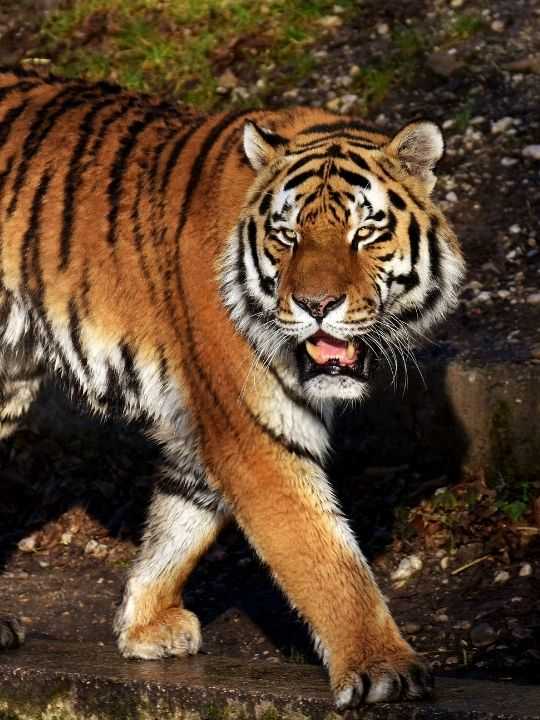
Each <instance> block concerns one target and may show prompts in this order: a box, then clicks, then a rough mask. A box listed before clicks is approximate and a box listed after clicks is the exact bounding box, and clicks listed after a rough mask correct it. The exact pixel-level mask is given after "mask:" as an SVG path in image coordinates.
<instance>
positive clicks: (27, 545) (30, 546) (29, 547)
mask: <svg viewBox="0 0 540 720" xmlns="http://www.w3.org/2000/svg"><path fill="white" fill-rule="evenodd" d="M17 547H18V548H19V550H20V551H21V552H24V553H30V552H34V550H35V549H36V536H35V535H29V536H28V537H25V538H23V539H22V540H19V542H18V543H17Z"/></svg>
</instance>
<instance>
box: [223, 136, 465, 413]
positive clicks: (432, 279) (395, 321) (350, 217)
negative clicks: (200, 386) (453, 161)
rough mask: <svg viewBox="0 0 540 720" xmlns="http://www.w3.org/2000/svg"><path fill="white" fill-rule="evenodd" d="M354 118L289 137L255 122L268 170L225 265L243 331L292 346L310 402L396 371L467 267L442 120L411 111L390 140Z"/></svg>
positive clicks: (228, 293) (257, 166)
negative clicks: (454, 214)
mask: <svg viewBox="0 0 540 720" xmlns="http://www.w3.org/2000/svg"><path fill="white" fill-rule="evenodd" d="M343 125H344V126H345V128H346V129H344V130H342V131H339V130H338V131H337V132H336V131H333V129H332V126H328V127H327V126H325V127H324V128H323V129H322V131H321V129H320V127H317V126H316V127H311V128H307V129H306V130H304V131H302V132H300V133H297V134H296V135H295V136H294V137H292V138H289V139H286V138H284V137H281V136H280V135H278V134H276V133H274V132H271V131H270V130H268V129H266V128H263V127H259V126H257V125H256V124H254V123H252V122H248V123H246V126H245V130H244V151H245V154H246V156H247V158H248V161H249V162H250V164H251V166H252V168H253V169H254V170H255V171H256V173H257V174H256V178H255V181H254V184H253V187H252V188H251V190H250V192H249V194H248V198H247V203H246V207H245V210H244V212H243V213H242V216H241V219H240V222H239V224H238V226H237V227H236V228H235V231H234V232H233V234H232V236H231V239H230V242H229V247H228V250H227V256H226V261H225V269H224V275H223V278H224V283H223V287H224V292H225V299H226V302H227V305H228V307H229V308H230V311H231V313H232V317H233V319H234V321H235V322H236V324H237V326H238V327H239V328H240V330H241V332H243V333H244V334H245V335H246V336H247V338H248V339H249V341H250V342H251V343H252V344H253V345H254V347H255V350H256V352H257V353H258V354H259V356H260V357H261V358H262V359H263V361H266V362H268V363H273V362H276V360H279V361H281V362H283V361H284V359H285V362H286V363H288V365H289V366H290V368H291V369H292V370H293V372H294V374H295V376H296V378H297V381H298V383H299V384H300V385H301V387H302V388H303V391H304V392H305V394H306V396H307V397H308V398H309V399H310V400H311V401H312V402H318V401H321V400H325V399H346V400H358V399H360V398H362V397H363V396H364V394H365V392H366V389H367V387H368V381H369V380H370V377H371V375H372V372H373V369H374V367H375V365H376V363H377V360H380V359H383V360H386V362H388V364H389V365H390V367H391V369H392V370H393V372H395V369H396V365H397V362H398V358H400V356H401V358H404V357H405V356H406V355H407V354H409V353H410V346H411V345H412V343H413V342H414V340H415V339H416V338H417V337H418V335H419V334H422V333H424V332H425V331H426V330H427V329H429V328H430V327H431V326H432V325H433V323H434V322H435V321H436V320H437V319H439V318H441V317H442V316H443V315H444V313H445V312H446V311H447V310H448V309H449V308H451V307H452V306H453V305H454V303H455V298H456V290H457V287H458V285H459V282H460V278H461V276H462V273H463V260H462V255H461V252H460V249H459V245H458V242H457V239H456V237H455V235H454V234H453V232H452V231H451V229H450V228H449V226H448V224H447V223H446V221H445V219H444V217H443V215H442V214H441V212H440V211H439V210H438V209H437V208H436V207H435V205H434V204H433V202H432V201H431V199H430V193H431V190H432V189H433V186H434V184H435V176H434V174H433V168H434V167H435V165H436V163H437V162H438V161H439V160H440V158H441V156H442V154H443V140H442V136H441V133H440V130H439V128H438V127H437V126H436V125H435V124H433V123H431V122H416V123H411V124H409V125H407V126H406V127H405V128H403V129H402V130H401V131H400V132H399V133H398V134H397V135H396V136H395V137H394V138H393V139H391V140H390V139H389V138H387V137H385V136H383V135H380V134H377V133H373V132H372V131H371V132H367V131H366V130H365V129H361V130H356V129H355V128H357V127H359V126H358V124H356V123H350V124H348V125H345V124H343ZM336 127H339V126H336ZM360 127H361V126H360Z"/></svg>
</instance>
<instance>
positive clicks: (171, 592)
mask: <svg viewBox="0 0 540 720" xmlns="http://www.w3.org/2000/svg"><path fill="white" fill-rule="evenodd" d="M188 487H189V486H188ZM216 505H217V503H208V502H204V503H203V502H201V501H200V499H199V498H198V497H197V496H196V495H193V494H192V493H191V492H185V491H184V492H182V493H180V492H178V491H177V490H175V489H173V490H170V491H164V490H163V489H160V488H158V489H157V490H156V491H155V495H154V498H153V501H152V504H151V508H150V514H149V518H148V523H147V528H146V532H145V535H144V538H143V544H142V548H141V552H140V555H139V558H138V559H137V561H136V562H135V565H134V567H133V569H132V571H131V573H130V575H129V578H128V581H127V583H126V588H125V592H124V597H123V600H122V604H121V606H120V609H119V611H118V613H117V615H116V619H115V625H114V629H115V633H116V635H117V638H118V647H119V649H120V652H121V653H122V655H123V656H124V657H131V658H141V659H145V660H151V659H157V658H162V657H168V656H181V655H194V654H196V653H197V652H198V651H199V649H200V647H201V642H202V637H201V629H200V623H199V620H198V618H197V616H196V615H195V614H194V613H192V612H191V611H189V610H186V609H185V608H184V607H183V605H182V597H181V593H182V588H183V586H184V584H185V583H186V581H187V579H188V577H189V575H190V574H191V572H192V570H193V569H194V568H195V566H196V564H197V562H198V560H199V559H200V558H201V556H202V555H203V554H204V553H205V552H206V550H207V549H208V548H209V546H210V545H211V544H212V543H213V542H214V540H215V538H216V537H217V535H218V533H219V531H220V530H221V528H222V527H223V525H224V524H225V522H226V521H227V520H228V513H226V512H225V511H223V510H220V509H218V507H217V506H216Z"/></svg>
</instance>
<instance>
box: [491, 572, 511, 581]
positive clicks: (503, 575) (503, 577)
mask: <svg viewBox="0 0 540 720" xmlns="http://www.w3.org/2000/svg"><path fill="white" fill-rule="evenodd" d="M508 580H510V573H509V572H508V571H506V570H499V572H498V573H497V574H496V575H495V578H494V580H493V582H496V583H501V584H502V583H505V582H508Z"/></svg>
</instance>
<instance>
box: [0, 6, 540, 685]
mask: <svg viewBox="0 0 540 720" xmlns="http://www.w3.org/2000/svg"><path fill="white" fill-rule="evenodd" d="M0 64H4V65H7V64H22V65H23V66H25V67H31V68H34V69H36V70H37V71H39V72H40V73H43V74H46V73H48V72H54V73H56V74H60V75H64V76H67V77H85V78H87V79H88V80H91V81H93V80H101V79H107V80H110V81H113V82H116V83H119V84H121V85H122V86H124V87H126V88H129V89H132V90H137V91H142V92H147V93H155V94H159V95H161V96H163V97H164V98H166V99H168V100H169V101H170V102H172V103H176V104H177V105H178V106H181V105H184V104H189V105H192V106H195V107H197V108H198V109H200V110H202V111H207V112H213V111H217V110H224V109H230V108H237V107H253V108H257V107H263V106H264V107H269V106H272V107H286V106H291V105H298V104H306V105H315V106H321V107H325V108H327V109H329V110H331V111H334V112H336V113H346V114H352V115H355V116H359V117H367V118H369V119H370V120H372V121H375V122H376V123H377V124H378V125H380V127H381V128H382V129H383V130H387V131H389V132H393V131H395V130H397V129H398V128H399V127H400V126H401V125H402V124H404V123H405V122H407V121H409V120H411V119H414V118H417V117H419V116H424V117H426V116H427V117H429V118H431V119H434V120H436V121H437V122H439V123H440V124H441V126H442V128H443V131H444V134H445V137H446V155H445V158H444V160H443V161H442V163H441V164H440V167H439V172H438V175H439V180H438V184H437V187H436V190H435V193H436V197H437V199H438V201H439V202H440V204H441V206H442V208H443V209H444V210H445V212H446V213H447V215H448V217H449V218H450V220H451V221H452V223H453V224H454V226H455V228H456V230H457V232H458V235H459V236H460V238H461V240H462V242H463V246H464V249H465V254H466V258H467V261H468V266H469V271H468V276H467V279H466V283H465V286H464V288H463V293H462V296H461V300H460V305H459V308H458V310H457V312H456V313H455V314H454V316H453V317H452V318H451V319H450V320H449V321H448V322H447V323H446V324H445V325H444V326H443V327H441V328H440V330H439V331H438V332H437V334H436V335H435V336H434V338H433V340H432V341H431V342H428V343H426V344H425V346H424V347H423V348H421V349H420V350H419V353H418V365H419V368H417V367H415V366H414V365H413V366H411V367H409V368H398V369H397V377H395V378H393V377H392V376H393V374H394V373H393V372H392V370H391V369H388V368H386V369H385V368H382V369H381V372H380V375H379V378H378V384H377V389H376V391H375V393H374V395H373V397H372V399H371V400H370V401H369V402H368V404H367V405H366V406H365V407H364V408H362V409H360V410H359V411H358V412H355V413H351V412H350V411H349V412H347V413H345V412H344V413H343V416H342V417H341V418H340V422H339V426H338V432H337V437H336V453H335V456H334V459H333V461H332V468H331V472H332V476H333V478H334V481H335V484H336V487H337V489H338V491H339V494H340V496H341V500H342V503H343V505H344V507H345V509H346V512H347V514H348V515H349V516H350V517H351V518H352V522H353V525H354V528H355V531H356V532H357V534H358V536H359V538H360V540H361V542H362V546H363V547H364V549H365V550H366V551H367V553H368V554H369V556H370V559H371V560H372V561H373V563H374V567H375V572H376V574H377V577H378V579H379V581H380V582H381V584H382V586H383V588H384V591H385V593H386V594H387V596H388V597H389V599H390V603H391V606H392V609H393V611H394V613H395V614H396V616H397V618H398V621H399V622H400V623H401V625H402V627H403V628H404V631H405V633H406V634H407V636H408V637H409V639H410V640H411V641H412V642H413V643H414V644H415V645H416V647H417V648H418V649H420V651H422V652H425V653H427V654H428V656H429V657H430V659H431V660H432V662H433V664H434V667H435V668H436V669H437V670H438V671H440V672H450V673H454V674H455V673H463V674H476V675H481V676H489V677H491V678H495V679H499V680H508V679H511V680H515V681H525V682H538V678H539V677H540V672H539V670H540V600H539V598H540V553H539V536H540V500H539V499H538V497H539V495H540V432H539V430H540V429H539V417H540V383H539V379H540V331H539V327H540V282H539V280H540V247H539V244H540V235H539V229H538V217H539V214H540V112H539V108H540V2H537V1H536V0H491V1H488V0H432V1H430V0H402V1H401V2H391V0H357V1H354V0H341V1H340V2H337V3H336V2H331V1H327V0H312V1H309V2H308V0H301V1H299V2H293V0H266V1H263V2H257V3H255V2H251V0H235V1H233V0H208V1H206V2H203V1H196V0H162V1H160V0H80V1H79V2H75V1H74V0H71V1H66V0H35V1H34V2H29V1H27V0H1V2H0ZM143 430H144V428H142V427H126V426H123V425H121V424H119V423H115V422H109V423H101V422H98V421H96V420H95V419H92V418H89V417H87V416H86V417H82V418H81V417H80V416H79V415H78V414H77V413H76V411H75V410H74V408H72V407H70V406H68V405H67V404H66V402H65V401H63V400H62V399H61V398H60V396H59V395H58V393H57V391H56V390H55V388H54V387H52V386H51V387H48V388H46V389H45V391H44V393H43V395H42V397H41V399H40V401H39V403H38V404H37V405H36V407H35V409H34V410H33V412H32V413H31V415H30V417H29V418H28V420H27V421H26V422H25V424H24V425H23V426H21V428H20V430H19V431H18V432H17V433H16V434H15V435H14V436H13V437H12V438H10V439H9V440H7V441H4V442H2V444H1V445H0V473H1V481H0V482H1V496H0V497H1V498H2V499H1V501H0V557H1V560H2V563H3V565H2V567H3V568H4V569H3V574H2V575H0V606H2V607H3V608H4V610H6V611H11V612H16V613H18V614H19V615H21V614H22V617H23V621H24V622H25V624H26V625H27V628H28V630H29V632H30V633H34V634H35V635H39V634H45V635H49V636H53V637H57V638H66V639H69V638H75V637H78V638H88V639H92V640H95V639H102V640H103V641H110V639H111V632H110V619H111V616H112V612H113V610H114V604H115V602H116V601H117V599H118V597H119V593H120V588H121V583H122V578H123V573H124V570H125V567H126V566H127V565H128V563H129V561H130V559H131V558H132V557H133V555H134V552H135V547H136V543H137V540H138V538H139V536H140V532H141V527H142V522H143V520H144V515H145V510H146V506H147V502H148V498H149V495H150V492H151V478H152V476H153V474H154V473H155V472H156V467H157V465H158V464H159V449H158V448H156V447H154V446H153V445H152V444H151V443H149V442H148V441H146V440H145V439H144V435H143V432H142V431H143ZM248 588H249V593H248V591H247V590H248ZM187 599H188V606H189V607H192V608H193V609H195V610H196V611H197V612H199V614H200V615H201V617H202V619H203V621H204V623H205V626H206V628H205V629H206V635H205V637H206V649H207V651H208V652H213V653H225V654H229V655H234V654H240V655H242V656H245V657H247V658H257V659H267V660H269V661H272V662H312V661H315V660H314V658H313V656H312V655H311V653H310V651H309V643H308V642H307V639H306V636H305V634H304V630H303V628H302V627H301V626H300V625H299V624H298V623H296V622H295V620H294V618H293V616H292V614H291V613H290V611H289V610H288V609H287V608H286V606H285V605H284V603H283V601H282V600H281V597H280V595H279V593H278V592H277V591H276V590H275V588H273V586H272V585H271V583H270V582H269V581H268V578H267V574H266V571H265V569H264V568H262V567H261V566H260V564H259V562H258V561H257V560H256V558H255V557H254V556H253V555H252V553H251V551H250V550H249V548H248V547H247V546H246V544H245V543H244V542H243V540H242V538H241V537H240V535H239V533H238V532H237V531H236V530H235V529H234V528H232V529H230V530H228V531H226V532H225V533H224V534H223V536H222V537H221V539H220V541H219V543H218V544H217V545H216V546H215V548H214V549H213V550H212V551H211V552H210V554H209V556H208V558H207V559H206V560H205V562H204V563H203V564H202V566H201V568H200V569H199V570H198V571H197V572H196V574H195V576H194V578H193V580H192V582H190V586H189V590H188V595H187ZM81 618H84V620H83V622H81Z"/></svg>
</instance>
